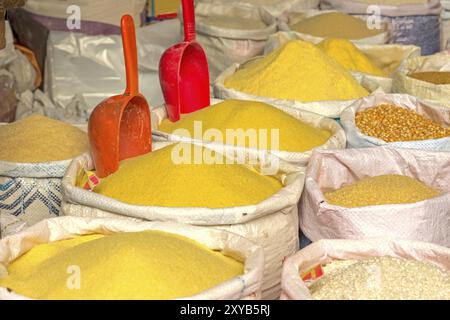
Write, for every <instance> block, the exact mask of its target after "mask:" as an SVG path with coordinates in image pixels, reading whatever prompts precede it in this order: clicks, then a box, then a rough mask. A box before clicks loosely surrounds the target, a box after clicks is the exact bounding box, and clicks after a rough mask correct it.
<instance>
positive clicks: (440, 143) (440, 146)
mask: <svg viewBox="0 0 450 320" xmlns="http://www.w3.org/2000/svg"><path fill="white" fill-rule="evenodd" d="M381 104H391V105H396V106H398V107H402V108H405V109H408V110H413V111H415V112H417V113H418V114H420V115H423V116H424V117H426V118H429V119H431V120H433V121H434V122H436V123H439V124H441V125H442V126H444V127H449V126H450V108H447V107H445V106H442V105H438V104H433V103H430V102H424V101H421V100H419V99H417V98H416V97H413V96H410V95H407V94H379V95H373V96H369V97H366V98H362V99H360V100H358V101H356V102H355V103H354V104H352V105H351V106H350V107H348V108H347V109H345V110H344V111H343V112H342V114H341V124H342V126H343V127H344V130H345V133H346V135H347V146H348V147H349V148H365V147H375V146H385V145H387V146H392V147H397V148H410V149H421V150H435V151H450V137H445V138H440V139H428V140H419V141H402V142H389V143H388V142H385V141H383V140H381V139H378V138H375V137H371V136H367V135H365V134H364V133H362V132H361V130H359V128H358V127H357V126H356V123H355V116H356V113H357V112H360V111H364V110H367V109H370V108H372V107H375V106H378V105H381Z"/></svg>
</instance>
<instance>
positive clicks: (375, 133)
mask: <svg viewBox="0 0 450 320" xmlns="http://www.w3.org/2000/svg"><path fill="white" fill-rule="evenodd" d="M355 123H356V126H357V127H358V128H359V130H361V132H362V133H364V134H366V135H368V136H372V137H375V138H378V139H381V140H383V141H386V142H398V141H418V140H428V139H439V138H444V137H448V136H450V128H445V127H443V126H441V125H439V124H438V123H435V122H433V121H432V120H430V119H427V118H425V117H424V116H422V115H420V114H418V113H417V112H415V111H413V110H409V109H406V108H402V107H399V106H395V105H389V104H382V105H379V106H375V107H372V108H368V109H366V110H364V111H360V112H357V113H356V116H355Z"/></svg>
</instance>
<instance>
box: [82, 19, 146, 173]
mask: <svg viewBox="0 0 450 320" xmlns="http://www.w3.org/2000/svg"><path fill="white" fill-rule="evenodd" d="M121 28H122V42H123V49H124V56H125V68H126V77H127V88H126V90H125V93H124V94H123V95H117V96H113V97H111V98H108V99H106V100H104V101H102V102H101V103H100V104H99V105H98V106H96V107H95V109H94V111H93V112H92V114H91V116H90V118H89V124H88V133H89V141H90V145H91V153H92V157H93V159H94V164H95V168H96V174H97V175H98V176H99V177H100V178H104V177H106V176H108V175H110V174H111V173H114V172H115V171H117V169H118V168H119V161H121V160H123V159H127V158H131V157H135V156H139V155H142V154H144V153H147V152H150V151H151V149H152V147H151V135H152V133H151V123H150V110H149V106H148V104H147V101H146V100H145V98H144V96H143V95H142V94H140V93H139V89H138V64H137V50H136V34H135V30H134V22H133V18H132V17H131V16H129V15H125V16H123V17H122V21H121Z"/></svg>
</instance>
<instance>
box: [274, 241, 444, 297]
mask: <svg viewBox="0 0 450 320" xmlns="http://www.w3.org/2000/svg"><path fill="white" fill-rule="evenodd" d="M382 256H389V257H394V258H399V259H408V260H416V261H423V262H429V263H431V264H433V265H435V266H436V267H439V268H441V269H443V270H446V271H450V249H449V248H446V247H441V246H438V245H434V244H430V243H426V242H418V241H407V240H389V239H368V240H320V241H318V242H315V243H313V244H311V245H309V246H308V247H306V248H304V249H302V250H301V251H299V252H297V253H296V254H295V255H293V256H292V257H289V258H288V259H286V261H285V262H284V264H283V274H282V280H281V281H282V283H281V286H282V290H283V292H282V295H281V299H282V300H311V299H313V297H312V295H311V292H310V290H309V289H308V287H307V286H306V284H305V282H304V281H303V280H302V279H301V278H300V277H301V275H302V274H304V273H307V272H308V271H310V270H311V268H313V267H315V266H317V265H319V264H328V263H330V262H332V261H334V260H365V259H369V258H374V257H382ZM394 285H395V284H394ZM430 289H432V288H427V289H425V290H424V291H425V292H424V296H427V295H428V294H429V292H428V290H430ZM355 298H356V299H357V296H356V297H355ZM384 298H387V297H384Z"/></svg>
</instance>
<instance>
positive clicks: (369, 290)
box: [309, 256, 450, 300]
mask: <svg viewBox="0 0 450 320" xmlns="http://www.w3.org/2000/svg"><path fill="white" fill-rule="evenodd" d="M333 263H334V262H332V263H331V264H333ZM309 289H310V292H311V295H312V296H313V298H314V299H322V300H341V299H346V300H347V299H350V300H369V299H370V300H373V299H376V300H399V299H402V300H403V299H420V300H435V299H443V300H448V299H450V272H448V271H446V270H442V269H440V268H438V267H437V266H435V265H433V264H431V263H429V262H424V261H416V260H403V259H398V258H393V257H387V256H385V257H375V258H370V259H366V260H361V261H358V262H356V263H351V264H350V265H348V264H347V265H341V266H340V267H338V269H335V270H334V271H333V272H330V273H328V274H327V273H325V275H324V276H323V277H322V278H320V279H319V280H317V281H315V282H314V283H313V284H311V286H310V287H309Z"/></svg>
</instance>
